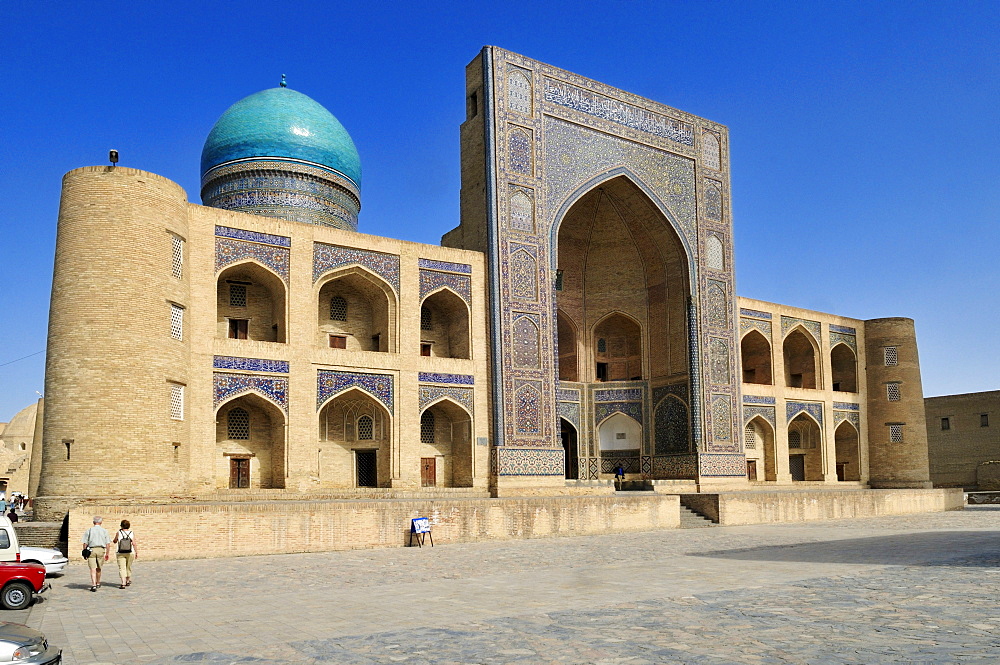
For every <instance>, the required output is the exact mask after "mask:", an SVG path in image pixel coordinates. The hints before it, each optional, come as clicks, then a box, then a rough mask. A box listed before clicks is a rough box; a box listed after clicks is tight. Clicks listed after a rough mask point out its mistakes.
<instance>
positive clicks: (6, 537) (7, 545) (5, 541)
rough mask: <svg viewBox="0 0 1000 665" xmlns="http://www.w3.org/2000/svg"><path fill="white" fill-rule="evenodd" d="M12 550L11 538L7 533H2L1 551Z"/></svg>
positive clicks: (0, 532) (0, 540)
mask: <svg viewBox="0 0 1000 665" xmlns="http://www.w3.org/2000/svg"><path fill="white" fill-rule="evenodd" d="M8 548H10V536H9V535H7V532H6V531H0V549H2V550H5V549H8Z"/></svg>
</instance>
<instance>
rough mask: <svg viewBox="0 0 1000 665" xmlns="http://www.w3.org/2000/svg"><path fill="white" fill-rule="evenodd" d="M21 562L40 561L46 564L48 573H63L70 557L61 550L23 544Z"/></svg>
mask: <svg viewBox="0 0 1000 665" xmlns="http://www.w3.org/2000/svg"><path fill="white" fill-rule="evenodd" d="M21 563H40V564H42V565H43V566H45V574H46V575H61V574H62V572H63V569H64V568H65V567H66V564H67V563H69V559H67V558H66V557H65V556H63V553H62V552H60V551H59V550H54V549H50V548H48V547H31V546H30V545H22V546H21Z"/></svg>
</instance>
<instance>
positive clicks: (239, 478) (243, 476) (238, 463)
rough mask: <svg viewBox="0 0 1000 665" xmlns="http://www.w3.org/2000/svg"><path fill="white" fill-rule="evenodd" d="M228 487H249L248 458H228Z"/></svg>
mask: <svg viewBox="0 0 1000 665" xmlns="http://www.w3.org/2000/svg"><path fill="white" fill-rule="evenodd" d="M229 487H230V488H232V489H240V488H244V487H250V460H248V459H246V458H243V459H237V458H235V457H233V458H230V459H229Z"/></svg>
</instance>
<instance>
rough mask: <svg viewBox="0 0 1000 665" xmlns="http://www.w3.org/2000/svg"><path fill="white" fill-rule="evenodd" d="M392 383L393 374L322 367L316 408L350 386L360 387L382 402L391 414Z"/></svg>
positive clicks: (317, 387) (318, 374)
mask: <svg viewBox="0 0 1000 665" xmlns="http://www.w3.org/2000/svg"><path fill="white" fill-rule="evenodd" d="M392 384H393V381H392V375H391V374H366V373H362V372H340V371H336V370H328V369H321V370H319V371H317V373H316V410H317V411H318V410H319V409H320V407H322V406H323V404H325V403H326V401H327V400H329V399H330V398H331V397H333V396H334V395H336V394H338V393H340V392H343V391H344V390H347V389H348V388H351V387H358V388H361V389H362V390H364V391H365V392H367V393H368V394H370V395H371V396H372V397H374V398H375V399H377V400H378V401H380V402H382V404H383V405H384V406H385V408H386V409H388V410H389V413H390V414H391V413H392V412H393V410H392V405H393V388H392Z"/></svg>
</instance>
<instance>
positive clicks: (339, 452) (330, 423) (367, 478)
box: [317, 388, 392, 488]
mask: <svg viewBox="0 0 1000 665" xmlns="http://www.w3.org/2000/svg"><path fill="white" fill-rule="evenodd" d="M318 438H319V442H318V443H319V445H318V450H319V452H318V454H317V476H318V480H319V482H320V484H321V485H323V486H325V487H345V488H346V487H389V486H390V484H391V477H392V473H391V455H392V422H391V417H390V415H389V412H388V411H386V409H385V407H384V406H383V405H382V403H381V402H379V401H378V400H377V399H375V398H374V397H372V396H371V395H369V394H368V393H366V392H365V391H363V390H360V389H358V388H349V389H347V390H345V391H344V392H342V393H340V394H339V395H337V396H336V397H334V398H332V399H331V400H329V401H328V402H327V403H326V404H324V405H323V408H322V409H320V412H319V437H318Z"/></svg>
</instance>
